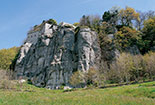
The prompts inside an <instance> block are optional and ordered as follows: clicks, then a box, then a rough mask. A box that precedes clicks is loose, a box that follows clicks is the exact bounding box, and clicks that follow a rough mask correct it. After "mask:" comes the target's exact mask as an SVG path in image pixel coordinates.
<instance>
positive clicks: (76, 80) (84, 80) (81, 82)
mask: <svg viewBox="0 0 155 105" xmlns="http://www.w3.org/2000/svg"><path fill="white" fill-rule="evenodd" d="M97 76H98V72H97V70H95V69H94V68H90V69H89V70H88V71H86V72H83V71H77V72H75V73H73V75H72V76H71V78H70V84H71V85H73V86H74V87H84V86H86V85H93V86H97V84H98V77H97Z"/></svg>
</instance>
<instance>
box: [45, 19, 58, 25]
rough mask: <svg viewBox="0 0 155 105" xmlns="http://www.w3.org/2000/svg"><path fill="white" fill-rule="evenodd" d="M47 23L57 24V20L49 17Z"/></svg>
mask: <svg viewBox="0 0 155 105" xmlns="http://www.w3.org/2000/svg"><path fill="white" fill-rule="evenodd" d="M47 23H49V24H53V25H57V22H56V20H54V19H49V20H48V21H47Z"/></svg>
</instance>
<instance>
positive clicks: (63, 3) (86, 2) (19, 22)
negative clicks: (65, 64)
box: [0, 0, 155, 49]
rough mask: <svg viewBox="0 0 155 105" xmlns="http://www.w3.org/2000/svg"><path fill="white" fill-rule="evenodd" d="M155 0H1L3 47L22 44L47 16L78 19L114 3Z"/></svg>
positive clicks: (150, 4)
mask: <svg viewBox="0 0 155 105" xmlns="http://www.w3.org/2000/svg"><path fill="white" fill-rule="evenodd" d="M154 5H155V0H0V49H2V48H10V47H13V46H20V45H21V44H22V41H23V40H24V39H25V38H26V34H27V31H28V30H29V29H30V28H31V27H32V26H34V25H36V24H40V23H41V22H42V21H43V20H47V19H50V18H53V19H55V20H56V21H57V22H58V23H60V22H62V21H64V22H68V23H74V22H78V21H79V19H80V17H81V16H82V15H84V14H85V15H89V14H90V15H91V14H98V15H100V16H101V15H102V14H103V13H104V11H107V10H109V9H110V8H112V7H113V6H119V7H121V8H124V7H125V6H129V7H132V8H135V9H136V10H141V11H148V10H155V6H154Z"/></svg>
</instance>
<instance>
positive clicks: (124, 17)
mask: <svg viewBox="0 0 155 105" xmlns="http://www.w3.org/2000/svg"><path fill="white" fill-rule="evenodd" d="M119 17H120V24H121V25H123V26H130V27H132V25H133V23H132V21H134V20H135V21H136V20H139V19H140V18H139V13H137V12H136V11H135V10H134V9H133V8H130V7H126V8H125V9H121V10H120V12H119Z"/></svg>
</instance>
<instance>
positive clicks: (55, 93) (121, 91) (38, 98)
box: [0, 81, 155, 105]
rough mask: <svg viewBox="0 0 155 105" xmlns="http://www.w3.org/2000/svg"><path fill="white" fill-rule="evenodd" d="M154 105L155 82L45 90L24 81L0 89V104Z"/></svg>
mask: <svg viewBox="0 0 155 105" xmlns="http://www.w3.org/2000/svg"><path fill="white" fill-rule="evenodd" d="M6 104H7V105H54V104H55V105H77V104H78V105H154V104H155V81H154V82H148V83H142V84H135V85H128V86H121V87H113V88H106V89H94V88H93V89H76V90H74V91H70V92H64V91H63V90H48V89H44V88H37V87H34V86H32V85H28V84H26V83H25V84H23V86H22V88H20V87H18V89H17V90H1V89H0V105H6Z"/></svg>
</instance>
